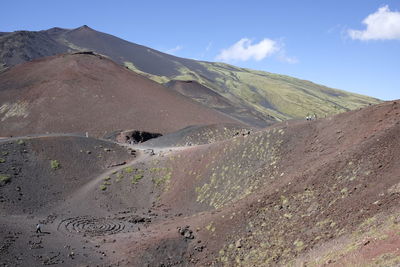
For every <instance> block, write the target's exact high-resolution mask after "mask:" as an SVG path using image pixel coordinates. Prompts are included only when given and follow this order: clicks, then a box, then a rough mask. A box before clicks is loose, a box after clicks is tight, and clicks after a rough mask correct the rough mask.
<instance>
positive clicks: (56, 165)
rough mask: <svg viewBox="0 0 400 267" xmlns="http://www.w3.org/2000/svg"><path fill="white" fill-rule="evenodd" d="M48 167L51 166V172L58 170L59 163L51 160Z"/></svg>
mask: <svg viewBox="0 0 400 267" xmlns="http://www.w3.org/2000/svg"><path fill="white" fill-rule="evenodd" d="M50 166H51V168H52V169H53V170H58V169H59V168H61V165H60V163H59V162H58V161H57V160H55V159H53V160H51V161H50Z"/></svg>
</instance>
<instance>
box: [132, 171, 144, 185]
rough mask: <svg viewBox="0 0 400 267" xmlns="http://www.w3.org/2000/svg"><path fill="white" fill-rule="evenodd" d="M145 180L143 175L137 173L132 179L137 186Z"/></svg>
mask: <svg viewBox="0 0 400 267" xmlns="http://www.w3.org/2000/svg"><path fill="white" fill-rule="evenodd" d="M142 178H143V174H141V173H137V174H135V175H134V176H133V178H132V184H137V183H138V182H139V181H140V180H141V179H142Z"/></svg>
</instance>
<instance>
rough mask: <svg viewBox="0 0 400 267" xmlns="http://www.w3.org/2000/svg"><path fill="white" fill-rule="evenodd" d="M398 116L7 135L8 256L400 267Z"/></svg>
mask: <svg viewBox="0 0 400 267" xmlns="http://www.w3.org/2000/svg"><path fill="white" fill-rule="evenodd" d="M399 115H400V104H399V103H398V101H393V102H387V103H383V104H380V105H374V106H370V107H367V108H364V109H361V110H357V111H351V112H347V113H342V114H339V115H336V116H332V117H329V118H323V119H318V120H316V121H305V120H291V121H286V122H282V123H277V124H275V125H273V126H270V127H267V128H265V129H262V130H258V131H251V130H250V131H247V130H246V131H245V132H242V130H245V129H240V128H237V127H236V126H233V125H231V126H229V125H224V126H221V125H214V126H206V127H188V128H186V129H184V130H181V131H178V132H176V133H173V134H170V135H166V136H163V137H160V139H159V140H157V139H154V140H150V141H148V142H145V143H143V144H141V145H139V146H126V145H124V146H119V145H118V144H116V143H114V142H108V141H105V140H102V141H101V140H96V139H94V138H84V137H77V136H72V135H62V136H50V137H49V136H39V137H34V138H22V139H21V138H11V139H6V140H0V152H1V161H0V210H1V211H2V214H3V215H4V216H0V240H2V241H3V243H2V247H1V249H0V264H3V265H15V263H16V262H17V263H18V265H20V266H32V265H34V266H38V265H43V264H56V263H58V264H60V265H62V266H81V265H89V266H94V265H100V266H115V265H116V266H174V265H177V266H398V265H399V264H400V251H399V247H400V234H399V233H400V177H399V174H400V165H399V164H398V162H399V161H400V135H399V131H400V116H399ZM236 133H239V134H236ZM209 136H212V137H214V139H213V140H210V138H209ZM208 141H211V142H208ZM189 142H190V143H191V144H192V145H189V144H188V143H189ZM193 144H194V145H193ZM196 144H203V145H196ZM176 145H184V146H178V147H177V146H176ZM149 148H151V149H152V150H151V152H150V151H149ZM88 152H90V153H88ZM127 152H129V153H127ZM132 154H135V155H132ZM54 161H56V162H57V163H58V164H53V162H54ZM49 199H50V201H49ZM38 222H40V223H42V225H43V230H44V231H45V232H46V233H39V234H34V231H35V225H36V223H38Z"/></svg>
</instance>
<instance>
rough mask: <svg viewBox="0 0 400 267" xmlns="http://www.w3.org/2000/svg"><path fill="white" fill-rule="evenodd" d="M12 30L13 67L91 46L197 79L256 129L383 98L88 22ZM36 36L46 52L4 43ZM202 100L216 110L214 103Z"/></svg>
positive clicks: (134, 66) (162, 77) (143, 70)
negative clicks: (152, 44) (148, 41)
mask: <svg viewBox="0 0 400 267" xmlns="http://www.w3.org/2000/svg"><path fill="white" fill-rule="evenodd" d="M12 34H13V33H8V34H5V35H1V36H0V48H1V47H3V49H0V51H1V50H3V53H2V54H1V55H0V62H2V63H3V65H6V66H13V62H21V61H23V60H25V61H27V60H31V59H34V58H38V57H42V56H44V55H45V54H46V53H47V55H53V54H58V53H59V52H60V51H61V52H73V51H87V50H91V51H94V52H96V53H99V54H101V55H104V56H106V57H109V58H110V59H112V60H114V61H115V62H117V63H119V64H121V65H124V66H125V67H127V68H129V69H130V70H132V71H134V72H136V73H139V74H141V75H143V76H145V77H147V78H149V79H151V80H154V81H156V82H158V83H160V84H162V85H168V83H170V82H171V81H174V80H177V81H196V82H197V83H199V84H200V85H202V86H204V87H206V88H209V89H210V92H214V93H217V94H219V95H220V96H221V97H222V98H224V99H225V101H227V102H229V103H232V105H234V106H235V108H236V109H237V110H243V111H245V112H244V114H245V115H244V116H243V115H240V114H237V113H236V114H235V113H233V114H231V115H232V116H234V117H235V118H236V119H239V120H241V121H242V122H244V123H249V122H251V123H252V125H253V126H258V127H264V126H267V125H270V124H272V123H274V122H277V121H283V120H287V119H293V118H304V117H305V116H306V115H307V114H314V113H315V114H317V115H318V116H319V117H325V116H329V115H332V114H337V113H340V112H344V111H349V110H353V109H358V108H360V107H363V106H367V105H369V104H376V103H380V102H381V101H380V100H378V99H375V98H371V97H367V96H363V95H359V94H354V93H349V92H346V91H343V90H338V89H332V88H329V87H326V86H322V85H319V84H316V83H312V82H310V81H306V80H301V79H297V78H293V77H290V76H287V75H281V74H274V73H269V72H265V71H257V70H251V69H247V68H239V67H236V66H233V65H229V64H226V63H219V62H207V61H196V60H192V59H187V58H180V57H176V56H173V55H168V54H166V53H163V52H160V51H157V50H154V49H152V48H149V47H146V46H142V45H139V44H135V43H132V42H129V41H126V40H123V39H120V38H118V37H115V36H113V35H110V34H107V33H102V32H98V31H96V30H94V29H92V28H90V27H88V26H87V25H84V26H82V27H78V28H76V29H62V28H57V27H55V28H51V29H48V30H44V31H38V32H25V35H28V37H26V38H25V39H22V40H19V41H18V39H17V40H15V39H16V38H15V36H14V37H13V36H12ZM36 36H39V37H41V38H44V39H45V37H48V39H49V40H41V39H40V40H41V41H42V42H43V45H42V46H41V47H42V50H43V52H42V53H38V54H33V53H30V51H29V50H28V51H25V50H23V49H19V50H18V49H16V50H15V49H14V50H13V51H10V49H11V48H10V47H9V46H5V45H4V44H5V43H6V41H5V40H10V39H11V40H13V42H15V43H16V44H19V46H18V45H17V47H21V46H22V47H30V45H32V40H35V38H39V37H36ZM21 42H22V43H21ZM55 43H56V44H59V46H57V48H55V47H53V45H54V44H55ZM33 45H35V43H34V42H33ZM7 49H8V50H7ZM5 55H6V56H8V57H5ZM172 89H174V88H172ZM184 91H186V90H181V94H184ZM187 96H189V95H187ZM189 97H190V96H189ZM204 98H205V99H206V98H211V97H210V96H204ZM201 103H202V104H203V105H205V106H208V107H212V108H215V107H213V103H211V102H210V103H209V102H207V101H202V102H201ZM220 109H221V108H220Z"/></svg>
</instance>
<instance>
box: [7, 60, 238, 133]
mask: <svg viewBox="0 0 400 267" xmlns="http://www.w3.org/2000/svg"><path fill="white" fill-rule="evenodd" d="M0 120H1V124H2V127H1V128H0V136H10V135H13V136H15V135H26V134H41V133H46V132H50V133H53V132H56V133H57V132H58V133H60V132H64V133H65V132H81V133H82V132H89V135H94V136H103V135H104V134H105V133H107V132H112V131H115V130H118V129H122V130H123V129H132V128H134V129H138V130H145V131H150V132H158V133H165V132H171V131H175V130H178V129H180V128H183V127H186V126H188V125H194V124H210V123H221V122H236V121H235V120H234V119H231V118H229V117H227V116H226V115H223V114H221V113H219V112H217V111H214V110H212V109H209V108H206V107H204V106H202V105H201V104H198V103H195V102H194V101H192V100H190V99H188V98H186V97H184V96H182V95H180V94H178V93H176V92H173V91H171V90H169V89H167V88H165V87H163V86H161V85H159V84H157V83H155V82H153V81H150V80H148V79H147V78H144V77H142V76H140V75H137V74H135V73H133V72H132V71H129V70H127V69H125V68H123V67H121V66H119V65H117V64H115V63H114V62H112V61H111V60H109V59H107V58H104V57H102V56H99V55H92V54H82V53H79V54H67V55H60V56H54V57H49V58H44V59H40V60H36V61H33V62H29V63H24V64H21V65H17V66H15V67H14V68H12V69H10V70H8V71H5V72H3V73H1V74H0Z"/></svg>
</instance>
